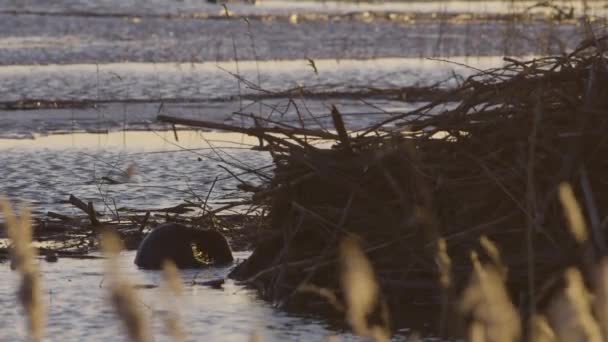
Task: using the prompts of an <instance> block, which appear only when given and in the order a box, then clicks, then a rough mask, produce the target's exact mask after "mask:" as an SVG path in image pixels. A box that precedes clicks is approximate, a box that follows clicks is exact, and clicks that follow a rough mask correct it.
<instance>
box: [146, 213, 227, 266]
mask: <svg viewBox="0 0 608 342" xmlns="http://www.w3.org/2000/svg"><path fill="white" fill-rule="evenodd" d="M165 260H171V261H173V262H174V263H175V265H176V266H177V267H179V268H198V267H204V266H209V265H217V264H225V263H229V262H232V261H233V258H232V252H231V250H230V246H229V245H228V241H226V238H225V237H224V236H223V235H222V234H220V233H219V232H217V231H213V230H203V229H195V228H191V227H186V226H184V225H181V224H177V223H167V224H163V225H161V226H158V227H157V228H155V229H154V230H152V232H150V233H149V234H148V235H147V236H146V237H145V238H144V239H143V241H142V242H141V244H140V245H139V248H138V249H137V255H136V256H135V264H136V265H137V266H139V267H140V268H144V269H160V268H161V267H162V263H163V261H165Z"/></svg>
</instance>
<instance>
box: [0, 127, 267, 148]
mask: <svg viewBox="0 0 608 342" xmlns="http://www.w3.org/2000/svg"><path fill="white" fill-rule="evenodd" d="M177 137H178V139H179V140H176V139H175V133H174V132H173V131H116V132H108V133H98V134H91V133H68V134H51V135H36V136H35V137H34V139H0V150H3V149H12V148H32V149H40V148H48V149H65V148H103V149H136V150H143V151H151V150H162V151H167V150H177V149H181V148H184V149H194V148H211V147H213V148H246V149H249V148H251V147H252V146H256V145H257V144H258V140H257V138H255V137H250V136H247V135H244V134H240V133H229V132H202V131H177Z"/></svg>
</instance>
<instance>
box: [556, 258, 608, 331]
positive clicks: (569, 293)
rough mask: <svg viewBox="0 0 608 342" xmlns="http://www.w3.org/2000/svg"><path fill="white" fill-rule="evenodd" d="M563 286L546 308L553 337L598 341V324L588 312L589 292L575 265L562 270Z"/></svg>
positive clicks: (590, 298) (590, 297)
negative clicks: (563, 271) (564, 283)
mask: <svg viewBox="0 0 608 342" xmlns="http://www.w3.org/2000/svg"><path fill="white" fill-rule="evenodd" d="M564 277H565V280H566V287H565V289H563V291H562V292H561V294H559V295H558V296H556V297H554V298H553V299H552V301H551V303H550V305H549V308H548V310H547V318H548V319H549V323H550V324H551V327H553V330H554V331H555V335H556V337H557V341H564V342H566V341H568V342H577V341H587V342H601V341H602V336H601V332H600V327H599V325H598V323H597V321H596V320H595V318H594V317H593V315H592V312H591V300H592V295H591V294H590V293H589V291H588V290H587V288H586V287H585V284H584V282H583V276H582V275H581V273H580V271H578V270H577V269H575V268H569V269H567V270H566V272H565V274H564Z"/></svg>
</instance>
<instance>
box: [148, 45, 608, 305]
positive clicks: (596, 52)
mask: <svg viewBox="0 0 608 342" xmlns="http://www.w3.org/2000/svg"><path fill="white" fill-rule="evenodd" d="M605 43H606V38H605V37H603V38H597V39H590V40H588V41H584V42H583V43H581V45H580V46H579V48H577V49H576V50H575V51H573V52H572V53H570V54H569V55H563V56H555V57H546V58H540V59H534V60H530V61H518V60H514V59H507V58H506V59H505V62H506V65H505V66H504V67H502V68H498V69H492V70H486V71H480V72H479V73H478V74H476V75H474V76H471V77H469V78H468V79H467V80H466V81H465V82H464V83H463V84H462V85H461V86H459V87H458V88H456V89H453V90H452V91H449V92H447V93H446V94H445V95H444V97H443V98H438V99H436V100H434V101H433V102H431V103H428V104H426V105H424V106H422V107H420V108H418V109H416V110H413V111H410V112H407V113H403V114H400V115H395V116H393V117H391V118H390V119H387V120H384V121H382V122H378V123H377V124H374V125H373V126H371V127H369V128H368V129H365V130H362V131H358V132H349V131H348V130H347V129H346V128H345V127H344V124H343V123H342V118H341V115H340V113H339V111H338V110H337V109H336V108H333V110H332V118H333V122H334V128H335V130H332V131H321V130H311V129H307V128H306V127H291V126H285V125H279V124H269V123H267V122H264V121H263V120H260V122H261V124H258V125H256V126H255V127H251V128H240V127H234V126H228V125H224V124H215V123H209V122H204V121H195V120H182V119H179V118H174V117H168V116H160V117H159V119H160V120H161V121H164V122H169V123H173V124H185V125H189V126H199V127H207V128H214V129H222V130H230V131H236V132H242V133H245V134H249V135H253V136H257V137H259V138H260V139H261V140H263V141H264V144H265V145H264V149H265V150H267V151H269V152H270V153H271V154H272V156H273V158H274V163H275V172H274V178H273V179H272V180H271V181H270V182H268V183H267V184H264V185H263V186H261V187H254V188H252V189H251V191H253V192H254V194H253V196H252V202H253V203H254V204H253V205H256V206H262V207H264V208H265V209H266V211H265V212H266V215H265V217H264V222H265V224H266V226H267V229H266V230H265V231H266V232H267V234H266V239H262V241H261V242H260V243H259V247H258V248H257V249H256V251H255V252H254V253H253V255H252V257H251V258H250V259H249V260H248V261H246V262H245V263H243V264H241V265H239V266H238V267H237V268H236V270H235V271H234V272H233V274H232V276H233V277H235V278H237V279H240V280H243V281H246V282H248V283H250V284H253V285H255V286H257V287H258V288H259V289H260V290H261V293H262V295H263V296H265V297H266V298H268V299H271V300H273V301H275V302H276V303H279V304H290V303H296V302H298V298H299V297H300V291H299V290H301V289H302V288H303V287H306V286H309V285H313V286H315V287H316V288H322V289H327V290H329V291H330V292H331V293H334V294H335V295H336V296H337V297H338V298H339V297H340V295H341V292H340V286H339V279H338V274H339V272H337V267H338V266H337V262H336V261H337V260H338V248H337V246H338V244H339V242H340V241H341V240H342V239H343V238H344V237H355V238H356V239H359V240H360V241H361V243H362V245H363V246H364V251H365V252H366V254H367V256H368V257H369V259H370V260H371V262H372V264H373V266H374V269H375V272H376V276H377V278H378V282H379V284H380V286H381V289H382V293H383V295H384V296H385V297H386V299H387V301H388V303H389V307H391V309H392V311H393V313H398V311H399V308H404V307H407V308H409V310H410V311H411V307H412V305H419V304H429V305H435V304H437V303H438V302H439V298H440V296H439V291H440V285H439V281H438V278H439V274H438V266H437V265H438V264H437V261H436V260H437V259H436V258H437V245H438V241H439V239H443V240H445V241H446V242H447V246H448V253H449V254H450V257H451V259H452V268H451V273H452V278H453V283H454V284H455V285H454V291H455V292H458V291H459V290H460V288H461V287H462V284H464V283H465V281H466V279H467V278H468V275H469V274H470V272H469V271H470V269H471V262H470V259H469V254H470V252H471V251H474V250H479V249H480V248H479V239H480V237H482V236H486V237H488V238H489V239H491V240H493V241H494V242H496V244H497V245H498V247H499V249H500V251H501V253H502V258H503V259H504V260H503V261H504V263H505V264H506V266H507V267H508V268H509V273H508V274H509V276H508V281H507V283H508V285H509V289H510V290H511V291H512V292H513V294H514V297H513V298H520V299H521V300H522V302H526V301H527V302H530V301H535V302H538V303H540V302H541V301H542V298H543V296H544V294H543V293H544V291H546V289H547V288H550V285H547V281H548V279H552V275H553V274H554V272H555V271H556V270H561V269H563V267H564V266H565V265H569V264H576V263H579V262H580V253H579V248H578V247H577V245H576V242H575V241H573V239H572V238H571V235H570V233H569V232H568V229H567V228H566V223H565V220H564V216H563V213H562V208H561V206H560V204H559V199H558V195H557V193H558V186H559V184H560V183H562V182H569V183H570V184H571V185H572V186H573V188H574V189H575V192H576V195H577V198H578V199H579V202H580V203H581V205H582V206H583V209H584V212H585V214H586V220H587V221H588V223H589V226H590V227H591V231H592V232H593V234H592V235H593V236H592V241H593V246H592V249H593V250H594V251H595V252H596V255H598V256H599V255H602V254H603V253H605V251H606V238H605V230H606V222H608V211H607V209H608V178H606V175H608V159H606V156H607V155H608V135H607V134H606V132H607V128H608V59H607V58H606V57H605V55H604V52H603V51H604V49H603V46H604V44H605ZM455 99H456V100H455ZM446 108H447V109H446ZM318 141H321V142H325V143H324V144H317V143H316V142H318ZM327 142H329V144H328V143H327ZM480 254H483V253H480ZM539 305H540V304H539ZM397 315H398V314H397Z"/></svg>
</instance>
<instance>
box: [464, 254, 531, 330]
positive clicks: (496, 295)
mask: <svg viewBox="0 0 608 342" xmlns="http://www.w3.org/2000/svg"><path fill="white" fill-rule="evenodd" d="M471 260H472V262H473V274H472V275H471V278H470V279H469V284H468V286H467V288H466V289H465V290H464V292H463V295H462V299H461V303H460V312H461V313H462V314H463V315H464V316H465V317H471V319H472V322H471V324H470V326H469V332H468V338H469V340H470V341H487V342H513V341H519V339H520V337H521V322H520V318H519V314H518V312H517V309H516V308H515V306H514V305H513V303H512V302H511V300H510V299H509V295H508V293H507V289H506V287H505V284H504V278H503V275H502V272H501V270H500V269H499V268H498V267H497V266H494V265H483V264H482V263H481V262H480V261H479V257H478V256H477V253H475V252H472V253H471Z"/></svg>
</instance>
